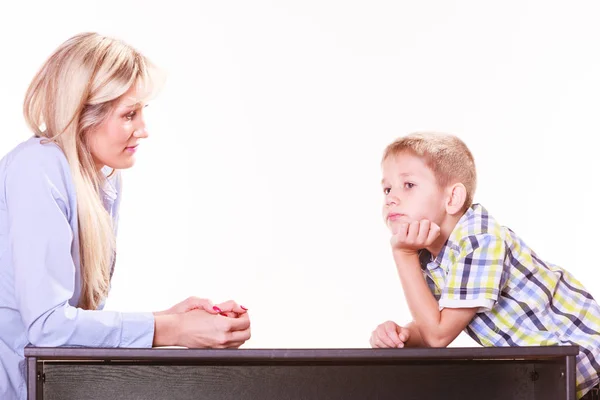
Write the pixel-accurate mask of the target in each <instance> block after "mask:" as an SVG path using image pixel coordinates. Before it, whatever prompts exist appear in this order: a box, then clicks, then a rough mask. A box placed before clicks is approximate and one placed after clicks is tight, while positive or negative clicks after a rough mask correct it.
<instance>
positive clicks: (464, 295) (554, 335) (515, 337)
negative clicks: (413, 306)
mask: <svg viewBox="0 0 600 400" xmlns="http://www.w3.org/2000/svg"><path fill="white" fill-rule="evenodd" d="M421 268H422V269H423V274H424V276H425V279H426V280H427V284H428V285H429V288H430V290H431V292H432V293H433V294H434V296H435V298H436V299H437V300H438V302H439V305H440V309H442V308H445V307H447V308H465V307H478V308H479V312H478V313H477V314H476V315H475V318H473V320H472V321H471V323H470V324H469V325H468V326H467V328H466V332H467V333H468V334H469V336H471V337H472V338H473V339H474V340H476V341H477V342H478V343H480V344H481V345H482V346H538V345H539V346H550V345H570V344H576V345H579V346H580V352H579V355H578V356H577V397H578V398H579V397H581V396H582V395H583V394H584V393H586V392H587V391H588V390H589V389H590V388H592V387H593V386H594V385H596V384H597V383H598V382H599V380H600V379H599V377H598V374H599V372H600V363H599V361H600V307H599V306H598V304H597V303H596V301H595V300H594V299H593V297H592V296H591V295H590V294H589V293H588V292H587V291H586V290H585V288H584V287H583V285H582V284H581V283H580V282H579V281H577V280H576V279H575V278H574V277H573V276H572V275H571V274H570V273H569V272H567V271H565V270H564V269H562V268H560V267H558V266H556V265H552V264H549V263H547V262H544V261H542V260H540V259H539V258H538V256H537V255H536V254H535V252H534V251H533V250H531V249H530V248H529V247H527V245H526V244H525V243H524V242H523V241H522V240H521V239H520V238H519V237H518V236H517V235H516V234H515V233H514V232H512V231H511V230H510V229H508V228H506V227H503V226H500V225H499V224H498V222H496V220H494V219H493V218H492V217H491V216H490V215H489V214H488V212H487V210H486V209H485V208H484V207H482V206H481V205H479V204H475V205H473V206H472V207H471V208H470V209H469V210H468V211H467V212H466V213H465V214H464V215H463V217H462V218H461V219H460V221H459V222H458V224H457V225H456V227H455V228H454V230H453V231H452V234H451V235H450V237H449V239H448V241H447V242H446V244H445V246H444V248H443V249H442V251H441V252H440V253H439V254H438V256H437V257H436V258H435V260H433V259H432V257H431V255H430V254H429V253H428V252H427V251H422V253H421Z"/></svg>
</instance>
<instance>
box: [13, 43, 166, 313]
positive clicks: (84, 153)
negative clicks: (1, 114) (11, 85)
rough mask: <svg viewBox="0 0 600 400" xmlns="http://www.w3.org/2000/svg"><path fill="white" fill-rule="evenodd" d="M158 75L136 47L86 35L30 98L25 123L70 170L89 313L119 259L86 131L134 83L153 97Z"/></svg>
mask: <svg viewBox="0 0 600 400" xmlns="http://www.w3.org/2000/svg"><path fill="white" fill-rule="evenodd" d="M155 72H158V70H156V69H155V68H154V67H153V65H152V64H151V63H150V62H149V60H148V59H146V58H145V57H144V56H143V55H141V54H140V53H139V52H138V51H136V50H135V49H133V48H132V47H131V46H129V45H127V44H125V43H123V42H121V41H119V40H116V39H113V38H108V37H105V36H101V35H99V34H97V33H82V34H79V35H76V36H74V37H72V38H70V39H68V40H67V41H66V42H64V43H63V44H62V45H61V46H59V47H58V49H56V51H55V52H54V53H53V54H52V55H51V56H50V57H49V58H48V60H47V61H46V62H45V63H44V65H43V66H42V67H41V69H40V70H39V71H38V73H37V74H36V75H35V77H34V78H33V81H32V82H31V84H30V86H29V88H28V90H27V93H26V95H25V101H24V104H23V113H24V115H25V120H26V121H27V124H28V125H29V126H30V127H31V129H32V130H33V132H34V133H35V135H36V136H37V137H43V138H45V140H47V141H51V142H54V143H56V144H57V145H58V146H59V147H60V148H61V149H62V150H63V152H64V153H65V156H66V158H67V160H68V162H69V165H70V169H71V174H72V176H73V183H74V185H75V191H76V196H77V213H78V221H79V252H80V266H81V277H82V279H81V294H80V300H79V306H80V307H82V308H84V309H96V308H97V307H98V305H99V304H100V302H101V301H102V300H103V299H104V298H105V297H106V295H107V294H108V288H109V281H110V270H111V266H112V263H113V260H114V255H115V235H114V230H113V226H112V220H111V217H110V215H109V213H108V212H107V210H106V209H105V208H104V205H103V202H102V199H101V197H100V196H101V190H102V187H103V185H104V184H105V180H106V177H105V175H104V173H103V172H102V171H98V169H97V167H96V166H95V164H94V161H93V158H92V154H91V153H90V150H89V146H88V144H87V135H86V132H88V131H89V130H90V129H93V128H95V127H98V126H99V125H100V124H101V123H102V122H103V121H104V120H105V119H106V118H107V117H108V116H109V115H110V114H111V112H112V111H113V109H114V105H115V103H116V100H118V99H119V97H120V96H122V95H123V94H124V93H126V92H127V91H128V90H129V89H130V88H132V87H133V86H134V85H135V87H136V89H137V93H138V97H140V96H149V95H151V94H152V91H153V89H155V88H156V87H155V83H156V82H154V79H153V78H155V76H154V74H155Z"/></svg>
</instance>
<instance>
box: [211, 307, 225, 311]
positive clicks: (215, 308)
mask: <svg viewBox="0 0 600 400" xmlns="http://www.w3.org/2000/svg"><path fill="white" fill-rule="evenodd" d="M213 310H215V311H216V312H223V311H221V309H220V308H219V307H217V306H214V307H213Z"/></svg>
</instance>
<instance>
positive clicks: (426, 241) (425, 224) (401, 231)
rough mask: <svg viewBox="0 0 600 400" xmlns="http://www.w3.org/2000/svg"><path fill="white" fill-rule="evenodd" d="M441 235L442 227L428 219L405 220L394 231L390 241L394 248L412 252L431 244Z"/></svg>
mask: <svg viewBox="0 0 600 400" xmlns="http://www.w3.org/2000/svg"><path fill="white" fill-rule="evenodd" d="M439 235H440V227H439V226H438V225H437V224H435V223H434V222H431V221H429V220H427V219H424V220H421V221H413V222H411V223H408V222H405V223H403V224H402V225H400V226H399V227H398V230H397V231H396V232H394V235H393V236H392V238H391V239H390V243H391V245H392V248H393V249H394V250H402V251H404V252H407V253H410V254H412V253H417V252H418V251H419V250H421V249H424V248H426V247H429V246H431V244H433V242H434V241H435V240H436V239H437V238H438V236H439Z"/></svg>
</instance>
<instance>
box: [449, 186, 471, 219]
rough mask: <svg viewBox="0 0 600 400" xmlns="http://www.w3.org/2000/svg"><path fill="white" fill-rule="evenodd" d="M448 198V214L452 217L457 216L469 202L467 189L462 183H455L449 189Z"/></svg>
mask: <svg viewBox="0 0 600 400" xmlns="http://www.w3.org/2000/svg"><path fill="white" fill-rule="evenodd" d="M447 193H448V197H447V200H446V212H447V213H448V214H450V215H456V214H458V213H459V212H461V211H462V208H463V206H464V205H465V201H466V200H467V188H465V185H463V184H462V183H455V184H454V185H450V186H449V187H448V192H447Z"/></svg>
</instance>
